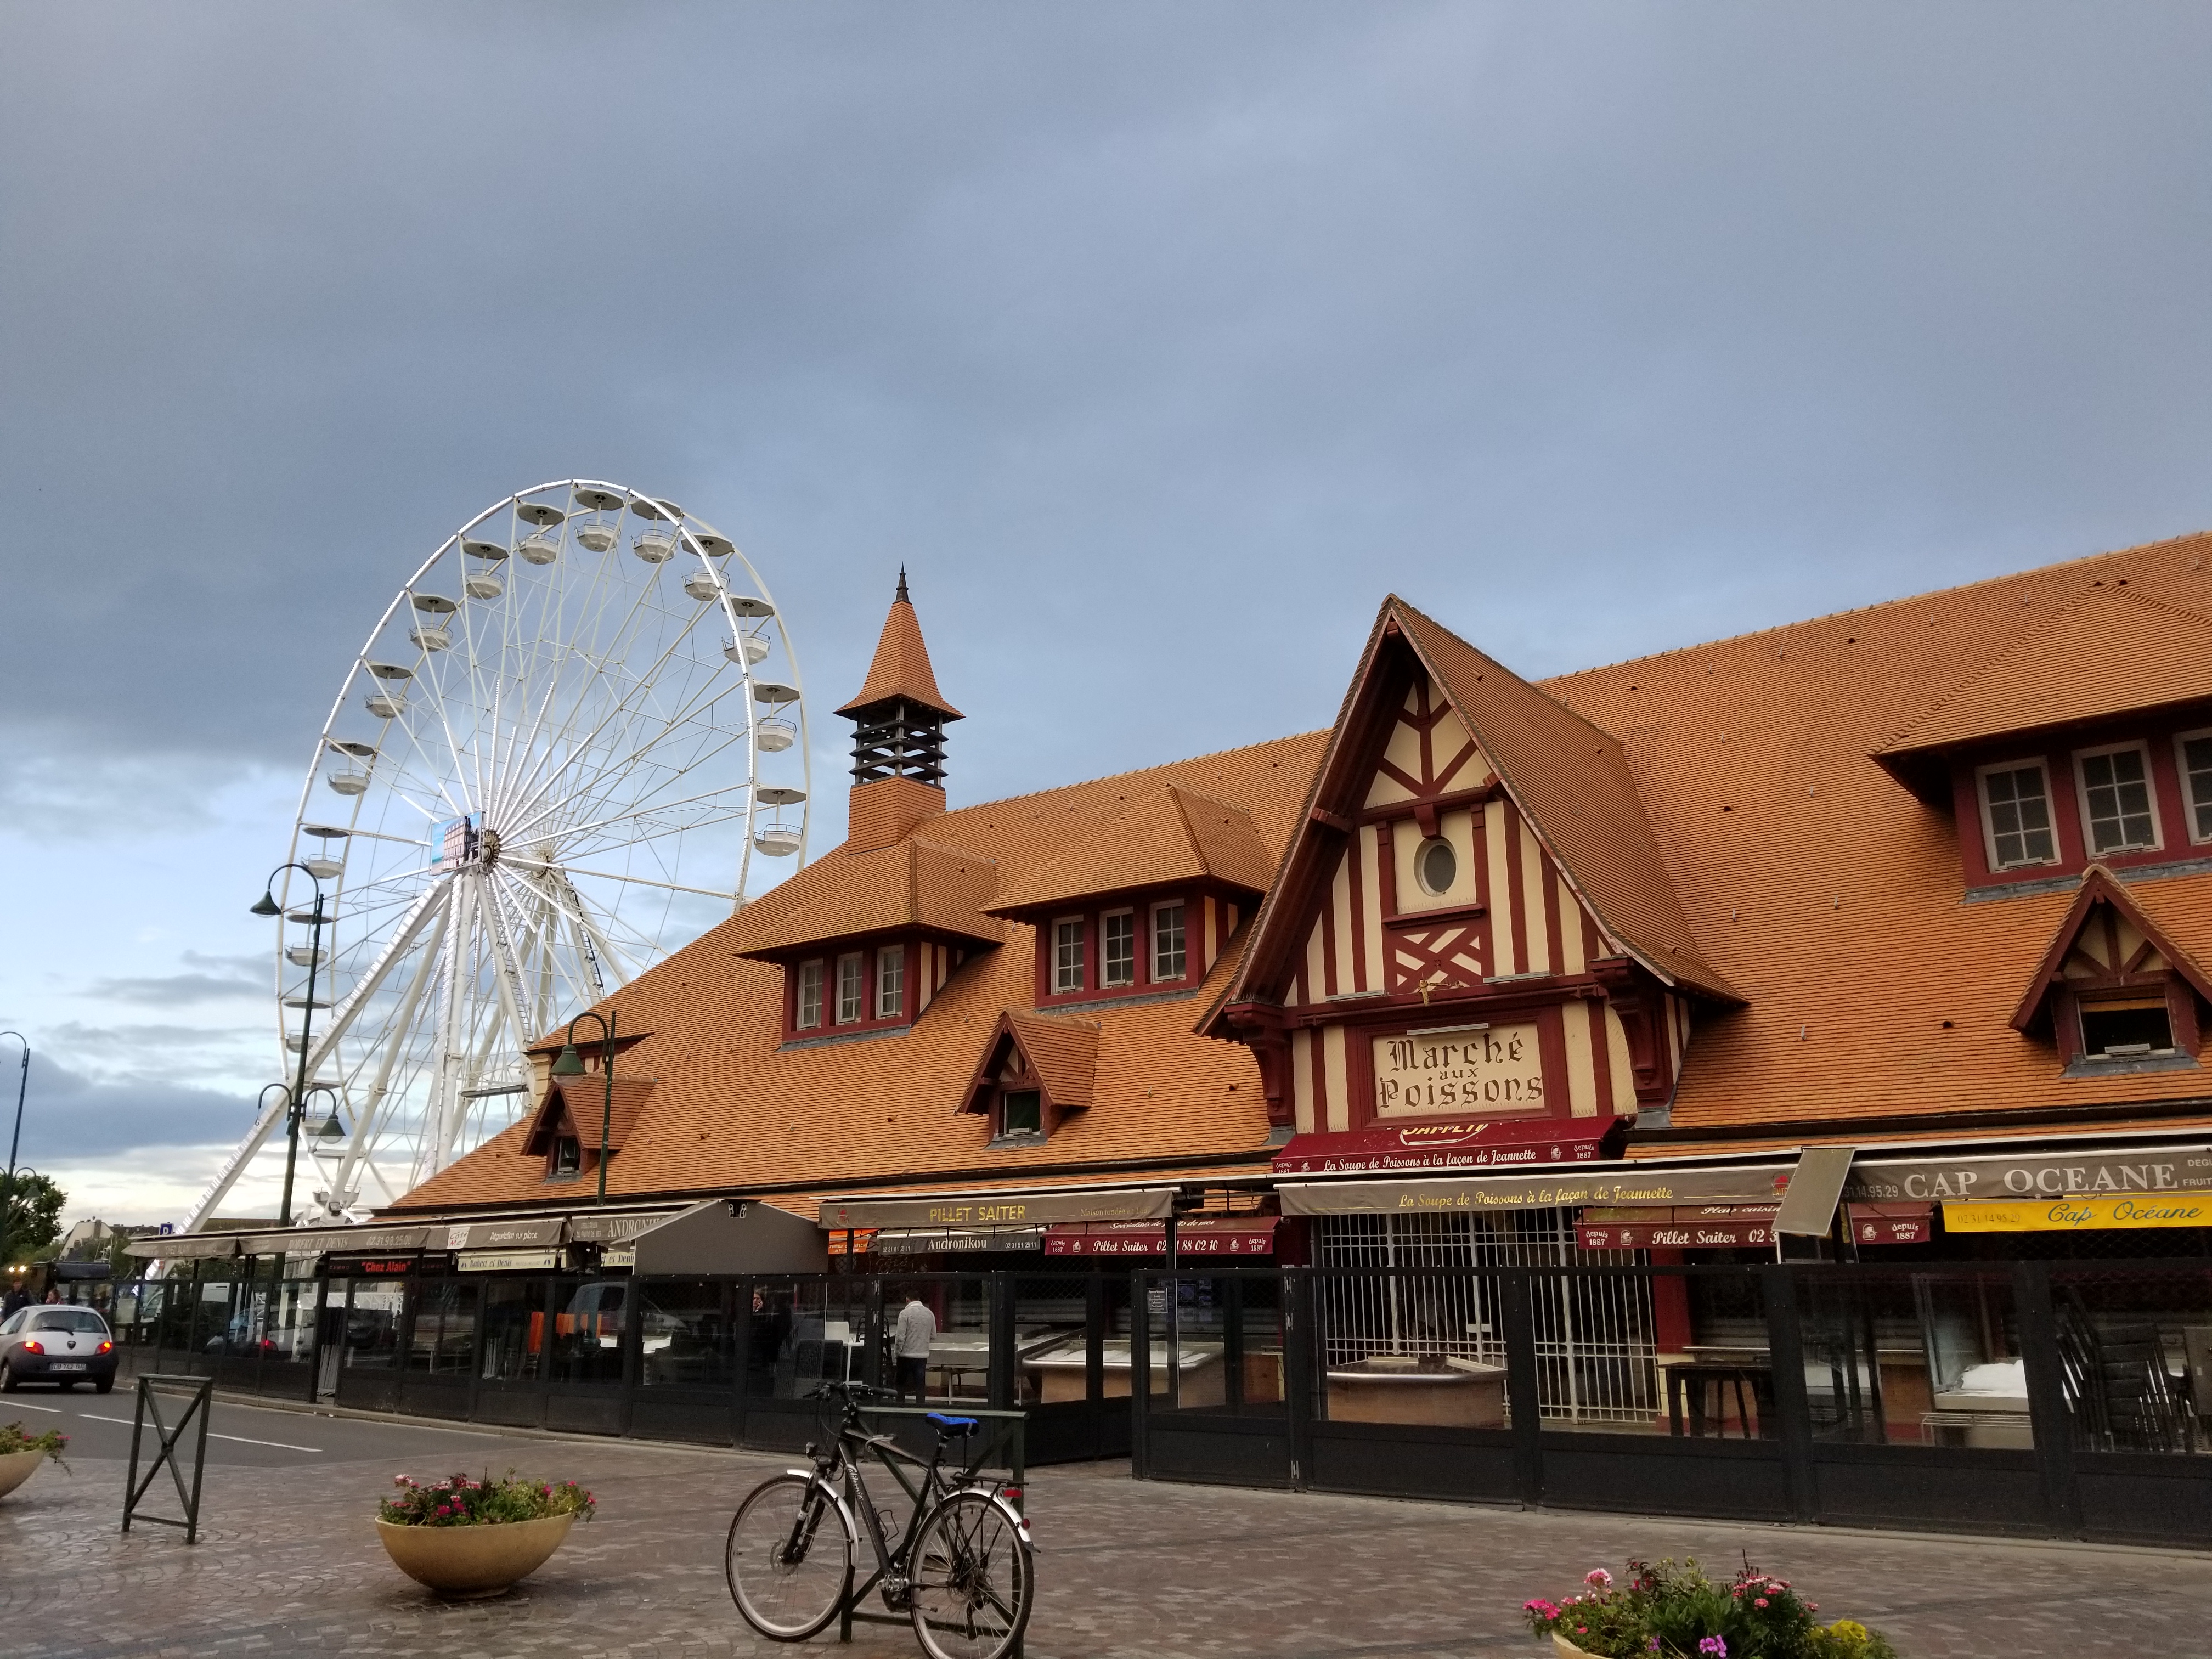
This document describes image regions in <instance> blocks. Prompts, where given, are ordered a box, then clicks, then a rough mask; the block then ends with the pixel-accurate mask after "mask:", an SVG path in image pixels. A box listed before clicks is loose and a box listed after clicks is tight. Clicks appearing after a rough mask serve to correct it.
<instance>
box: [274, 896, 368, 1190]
mask: <svg viewBox="0 0 2212 1659" xmlns="http://www.w3.org/2000/svg"><path fill="white" fill-rule="evenodd" d="M287 870H297V871H298V872H300V873H301V875H303V876H305V877H307V879H308V880H309V881H312V882H313V883H314V884H315V906H314V908H313V910H311V911H310V912H308V914H307V916H306V918H305V920H306V921H307V923H308V926H309V927H310V930H311V931H310V932H309V933H308V935H307V997H306V999H305V1000H304V1002H303V1003H302V1006H301V1017H300V1066H299V1071H298V1073H297V1074H296V1075H295V1077H294V1079H293V1080H292V1084H291V1086H290V1087H289V1089H285V1107H286V1110H285V1114H284V1115H285V1119H286V1126H287V1134H286V1138H287V1139H288V1141H289V1145H288V1146H286V1147H285V1149H284V1201H283V1205H282V1206H280V1207H279V1209H278V1210H277V1212H276V1225H278V1226H280V1227H289V1226H290V1225H292V1176H293V1171H294V1170H295V1167H296V1166H297V1164H299V1161H300V1126H301V1121H303V1120H304V1119H305V1118H306V1116H307V1097H308V1095H309V1094H311V1093H312V1092H313V1091H312V1090H310V1089H309V1088H308V1087H307V1055H308V1053H309V1051H310V1050H311V1049H312V1048H313V1046H314V1045H313V1041H312V1038H313V1034H314V1030H315V975H317V973H318V972H319V971H320V969H321V968H322V964H323V923H324V922H325V921H326V920H327V918H326V917H325V915H324V913H323V883H322V878H320V877H319V876H318V875H316V873H315V872H313V871H312V870H310V869H308V868H307V866H306V865H304V864H280V865H278V866H276V868H275V869H274V870H271V871H270V872H269V880H268V883H267V884H266V886H265V887H264V890H263V891H262V894H261V897H260V899H259V900H258V902H256V903H254V904H253V905H252V907H251V910H252V914H253V915H257V916H281V915H283V914H284V907H283V905H281V904H279V903H277V902H276V878H277V877H279V876H281V875H283V873H284V872H286V871H287ZM315 1086H316V1088H319V1089H326V1090H327V1089H329V1088H330V1085H328V1084H326V1083H322V1084H317V1085H315ZM284 1088H285V1085H283V1084H281V1083H272V1084H270V1085H269V1089H284ZM269 1089H264V1090H263V1091H261V1098H262V1099H263V1100H264V1101H266V1100H267V1099H268V1098H269ZM331 1123H337V1103H336V1091H332V1104H331V1119H330V1123H325V1125H323V1127H321V1128H320V1129H319V1130H318V1131H317V1132H316V1133H317V1134H318V1136H327V1135H328V1134H329V1133H330V1127H331ZM338 1133H339V1134H340V1135H343V1134H344V1133H345V1127H344V1126H343V1124H340V1125H339V1127H338Z"/></svg>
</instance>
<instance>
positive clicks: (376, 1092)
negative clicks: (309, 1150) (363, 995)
mask: <svg viewBox="0 0 2212 1659" xmlns="http://www.w3.org/2000/svg"><path fill="white" fill-rule="evenodd" d="M445 940H446V913H445V908H444V907H443V906H441V907H440V908H439V910H438V916H437V921H436V924H435V927H433V928H432V930H431V933H430V938H429V940H428V944H426V945H424V947H423V949H422V954H421V956H420V957H418V958H417V959H416V964H415V971H414V972H413V973H412V974H410V975H408V978H407V988H406V989H405V990H404V992H402V993H401V994H400V998H399V1006H398V1008H397V1009H395V1010H394V1011H393V1013H392V1018H391V1020H390V1022H389V1023H388V1024H386V1028H385V1034H384V1035H385V1040H384V1042H382V1043H381V1044H380V1045H379V1046H380V1048H381V1051H382V1052H381V1053H380V1055H379V1057H378V1060H377V1065H376V1077H375V1079H374V1081H373V1082H372V1083H371V1084H370V1085H369V1087H368V1094H367V1095H366V1096H365V1097H363V1098H362V1100H360V1101H359V1102H358V1103H355V1105H354V1119H353V1121H354V1133H353V1140H352V1142H351V1144H350V1145H349V1146H348V1147H347V1149H346V1153H345V1156H344V1157H343V1158H342V1159H341V1160H340V1162H339V1165H338V1175H337V1178H336V1179H335V1181H334V1182H332V1189H333V1190H334V1191H337V1192H340V1193H343V1192H345V1191H348V1190H350V1188H351V1186H352V1178H353V1176H352V1172H353V1171H354V1170H355V1169H356V1168H357V1167H358V1166H359V1164H361V1163H362V1160H363V1159H365V1158H368V1156H369V1154H370V1153H371V1152H372V1151H373V1150H374V1148H375V1146H377V1145H378V1140H379V1131H380V1130H381V1129H382V1128H383V1127H384V1118H385V1113H386V1105H387V1103H388V1102H389V1100H390V1099H391V1088H392V1070H393V1068H394V1067H395V1066H398V1064H399V1061H400V1058H401V1056H402V1055H403V1054H404V1053H406V1051H407V1043H406V1041H405V1039H406V1035H407V1033H408V1031H409V1030H410V1029H411V1028H412V1026H413V1025H414V1023H415V1011H416V1009H417V1008H418V1007H420V1006H422V992H423V989H424V987H427V986H428V984H429V982H430V981H431V980H432V978H434V977H435V975H436V973H437V969H438V963H439V961H440V960H441V957H442V955H443V951H442V949H441V947H442V946H443V945H444V944H445ZM371 1167H372V1168H374V1164H372V1165H371Z"/></svg>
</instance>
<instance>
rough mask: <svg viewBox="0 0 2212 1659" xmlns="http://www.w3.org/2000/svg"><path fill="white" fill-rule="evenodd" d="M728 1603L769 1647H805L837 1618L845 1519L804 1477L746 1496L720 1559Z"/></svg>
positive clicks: (848, 1553)
mask: <svg viewBox="0 0 2212 1659" xmlns="http://www.w3.org/2000/svg"><path fill="white" fill-rule="evenodd" d="M722 1571H723V1574H724V1576H725V1577H726V1578H728V1580H729V1581H730V1599H731V1600H732V1601H735V1602H736V1603H737V1604H738V1612H739V1613H743V1614H744V1620H745V1622H746V1623H747V1624H748V1625H750V1626H752V1627H753V1628H754V1629H755V1630H757V1631H758V1632H760V1633H761V1634H762V1635H763V1636H765V1637H767V1638H769V1640H770V1641H773V1642H804V1641H805V1639H806V1638H808V1637H810V1636H811V1635H813V1634H814V1632H817V1631H818V1630H820V1629H821V1628H822V1627H823V1626H824V1625H826V1624H828V1623H829V1620H831V1619H832V1618H833V1617H834V1616H835V1615H836V1612H837V1601H838V1598H839V1597H840V1596H842V1595H843V1594H844V1593H845V1585H846V1583H847V1582H848V1580H849V1579H850V1577H851V1576H852V1571H853V1529H852V1527H851V1526H850V1525H849V1524H848V1522H847V1521H846V1519H845V1512H844V1511H843V1510H842V1509H840V1508H839V1507H838V1506H837V1505H836V1503H834V1502H833V1501H831V1499H830V1498H829V1495H828V1494H827V1493H826V1492H823V1489H822V1488H821V1487H820V1486H817V1484H816V1483H815V1482H813V1481H811V1480H808V1479H807V1478H806V1477H805V1475H803V1474H779V1475H777V1476H776V1477H775V1479H774V1480H763V1482H762V1483H761V1484H760V1485H759V1486H756V1487H754V1488H753V1489H752V1491H751V1492H749V1493H747V1494H746V1496H745V1501H744V1503H742V1504H738V1513H737V1516H736V1518H735V1519H733V1520H732V1522H730V1541H729V1547H728V1548H727V1549H726V1551H725V1552H724V1553H723V1558H722Z"/></svg>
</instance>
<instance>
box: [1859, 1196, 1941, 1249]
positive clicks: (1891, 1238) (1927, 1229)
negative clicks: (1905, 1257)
mask: <svg viewBox="0 0 2212 1659" xmlns="http://www.w3.org/2000/svg"><path fill="white" fill-rule="evenodd" d="M1844 1213H1845V1215H1846V1217H1847V1218H1848V1219H1849V1220H1850V1225H1851V1238H1852V1240H1853V1241H1854V1242H1855V1243H1860V1244H1925V1243H1927V1242H1928V1241H1929V1238H1931V1237H1934V1235H1935V1231H1936V1206H1934V1205H1933V1204H1852V1205H1848V1206H1845V1209H1844Z"/></svg>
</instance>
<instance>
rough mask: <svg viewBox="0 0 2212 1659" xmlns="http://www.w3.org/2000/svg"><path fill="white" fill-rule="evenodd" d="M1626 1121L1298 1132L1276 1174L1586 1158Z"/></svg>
mask: <svg viewBox="0 0 2212 1659" xmlns="http://www.w3.org/2000/svg"><path fill="white" fill-rule="evenodd" d="M1627 1123H1628V1120H1627V1119H1626V1118H1613V1117H1570V1118H1557V1117H1546V1118H1490V1119H1480V1118H1468V1119H1463V1120H1456V1119H1455V1120H1452V1121H1439V1122H1434V1123H1411V1122H1409V1123H1398V1124H1393V1125H1391V1126H1389V1127H1381V1126H1377V1127H1373V1128H1368V1129H1358V1130H1354V1131H1352V1133H1349V1134H1316V1135H1297V1136H1294V1137H1292V1139H1291V1141H1290V1142H1289V1144H1288V1145H1286V1146H1284V1148H1283V1149H1282V1150H1281V1151H1280V1152H1277V1153H1276V1154H1275V1173H1276V1174H1277V1175H1395V1174H1400V1173H1406V1172H1411V1171H1413V1170H1486V1169H1498V1170H1512V1169H1518V1168H1522V1167H1523V1166H1539V1167H1541V1165H1544V1164H1584V1163H1588V1162H1589V1161H1591V1160H1592V1159H1595V1158H1605V1157H1608V1156H1611V1155H1612V1154H1613V1152H1615V1151H1617V1149H1618V1148H1617V1142H1618V1140H1619V1139H1620V1135H1621V1134H1622V1133H1625V1132H1626V1125H1627Z"/></svg>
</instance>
